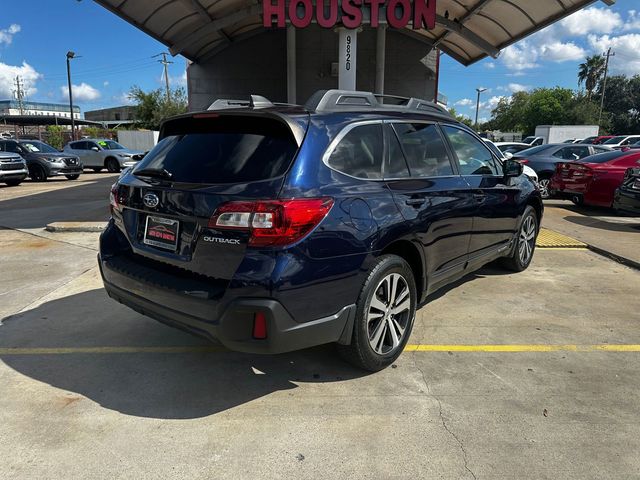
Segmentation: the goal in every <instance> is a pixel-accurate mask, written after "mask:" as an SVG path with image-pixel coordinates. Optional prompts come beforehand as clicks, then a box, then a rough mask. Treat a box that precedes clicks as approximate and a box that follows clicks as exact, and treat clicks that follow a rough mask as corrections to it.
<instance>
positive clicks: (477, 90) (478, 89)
mask: <svg viewBox="0 0 640 480" xmlns="http://www.w3.org/2000/svg"><path fill="white" fill-rule="evenodd" d="M486 91H487V89H486V88H476V92H478V99H477V100H476V130H477V129H478V113H480V94H481V93H482V92H486Z"/></svg>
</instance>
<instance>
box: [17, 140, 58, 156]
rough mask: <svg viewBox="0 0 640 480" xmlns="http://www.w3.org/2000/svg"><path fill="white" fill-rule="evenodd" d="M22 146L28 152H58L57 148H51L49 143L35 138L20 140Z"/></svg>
mask: <svg viewBox="0 0 640 480" xmlns="http://www.w3.org/2000/svg"><path fill="white" fill-rule="evenodd" d="M20 145H22V147H23V148H25V149H27V150H28V151H29V152H35V153H58V150H56V149H55V148H53V147H52V146H51V145H47V144H46V143H44V142H38V141H35V140H29V141H22V142H20Z"/></svg>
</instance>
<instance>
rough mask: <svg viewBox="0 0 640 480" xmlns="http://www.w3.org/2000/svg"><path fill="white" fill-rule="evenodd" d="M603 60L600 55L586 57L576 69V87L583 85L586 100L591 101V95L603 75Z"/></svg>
mask: <svg viewBox="0 0 640 480" xmlns="http://www.w3.org/2000/svg"><path fill="white" fill-rule="evenodd" d="M604 64H605V60H604V57H603V56H602V55H592V56H591V57H587V58H586V61H585V62H584V63H581V64H580V66H579V67H578V85H582V84H583V83H584V87H585V89H586V90H587V99H588V100H591V95H592V94H593V91H594V90H595V89H596V87H597V86H598V85H599V84H600V80H601V79H602V76H603V75H604Z"/></svg>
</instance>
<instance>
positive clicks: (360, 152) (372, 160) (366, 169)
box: [327, 123, 382, 179]
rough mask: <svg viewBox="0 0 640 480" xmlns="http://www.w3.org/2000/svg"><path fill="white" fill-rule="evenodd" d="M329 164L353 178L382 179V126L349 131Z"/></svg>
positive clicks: (334, 150) (368, 126) (369, 126)
mask: <svg viewBox="0 0 640 480" xmlns="http://www.w3.org/2000/svg"><path fill="white" fill-rule="evenodd" d="M327 163H328V164H329V165H330V166H331V167H332V168H335V169H336V170H338V171H340V172H343V173H346V174H347V175H351V176H353V177H357V178H374V179H375V178H382V125H381V124H379V123H376V124H372V125H360V126H356V127H354V128H352V129H351V130H349V132H348V133H347V134H346V135H345V136H344V137H343V138H342V139H341V140H340V142H339V143H338V145H336V147H335V148H334V149H333V151H332V152H331V155H330V156H329V158H328V161H327Z"/></svg>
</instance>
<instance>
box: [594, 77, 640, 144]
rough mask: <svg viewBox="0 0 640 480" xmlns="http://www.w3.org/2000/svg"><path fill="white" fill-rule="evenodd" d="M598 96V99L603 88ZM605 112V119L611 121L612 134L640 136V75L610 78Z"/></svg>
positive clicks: (605, 99) (605, 100)
mask: <svg viewBox="0 0 640 480" xmlns="http://www.w3.org/2000/svg"><path fill="white" fill-rule="evenodd" d="M597 94H598V97H600V96H601V95H602V86H600V88H599V89H598V92H597ZM604 111H605V113H604V114H603V117H606V118H607V120H608V121H610V131H611V132H613V133H617V134H625V133H628V134H640V75H635V76H633V77H631V78H629V77H626V76H624V75H614V76H612V77H609V79H608V80H607V91H606V92H605V97H604Z"/></svg>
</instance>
